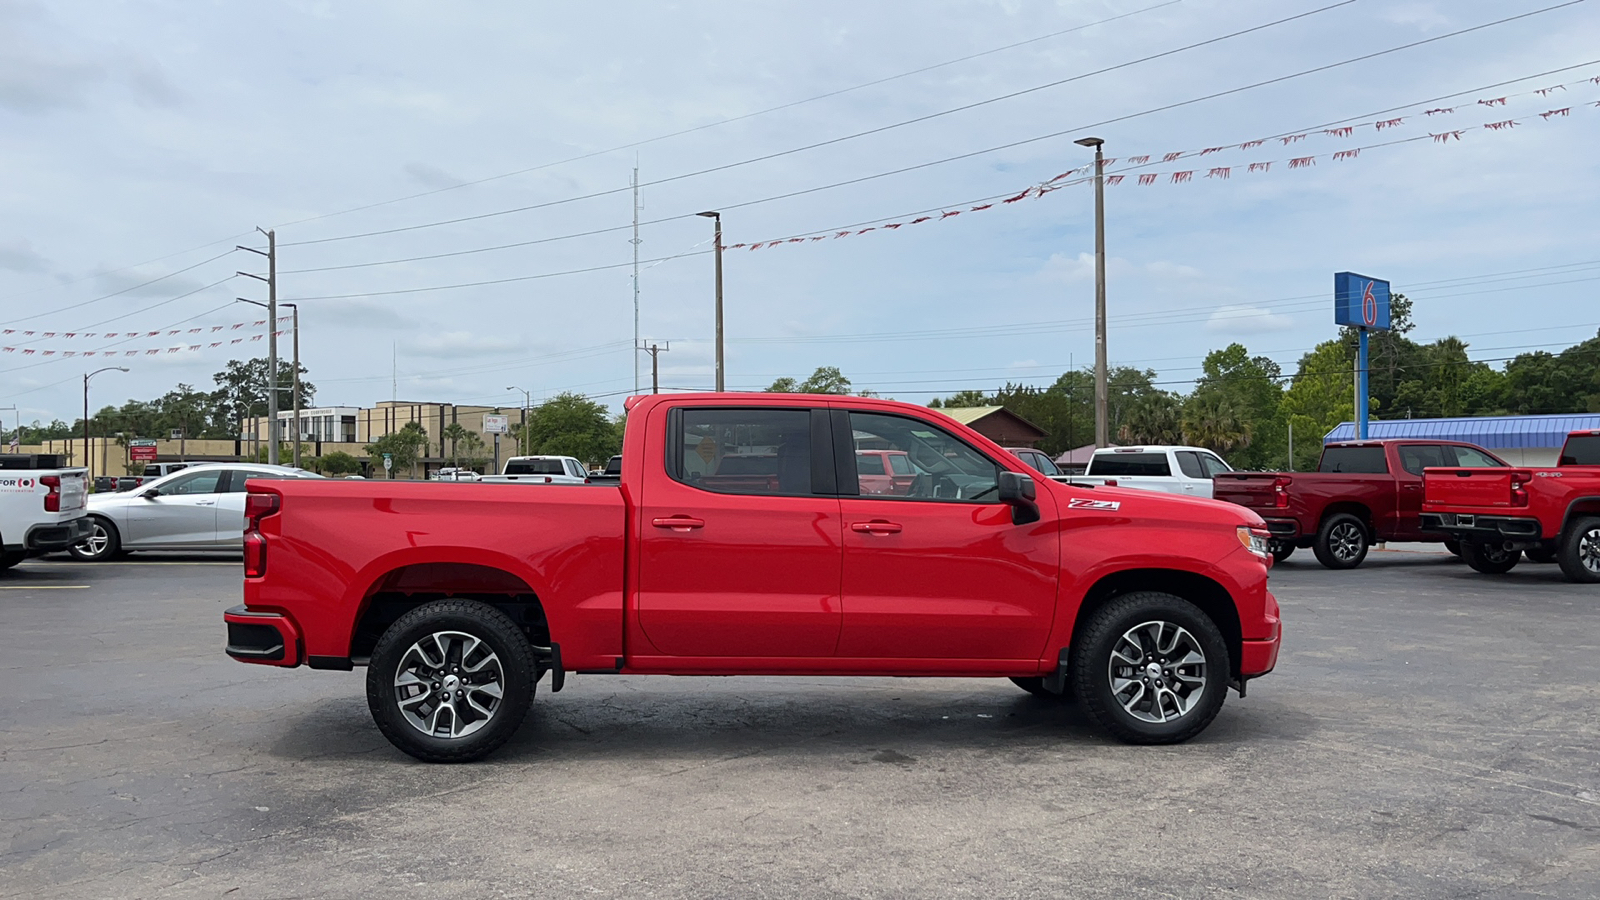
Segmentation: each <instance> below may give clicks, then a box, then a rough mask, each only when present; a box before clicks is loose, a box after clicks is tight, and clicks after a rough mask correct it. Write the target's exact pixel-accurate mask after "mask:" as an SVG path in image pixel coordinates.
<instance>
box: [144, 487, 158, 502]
mask: <svg viewBox="0 0 1600 900" xmlns="http://www.w3.org/2000/svg"><path fill="white" fill-rule="evenodd" d="M139 496H141V497H143V498H145V499H146V500H154V499H155V498H157V497H159V496H161V489H160V488H145V489H144V490H143V491H141V492H140V494H139Z"/></svg>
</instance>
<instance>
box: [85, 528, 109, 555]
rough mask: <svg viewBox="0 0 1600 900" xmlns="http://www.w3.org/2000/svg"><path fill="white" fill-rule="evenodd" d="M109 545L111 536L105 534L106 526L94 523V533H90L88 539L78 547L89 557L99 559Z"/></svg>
mask: <svg viewBox="0 0 1600 900" xmlns="http://www.w3.org/2000/svg"><path fill="white" fill-rule="evenodd" d="M110 543H111V535H109V534H106V526H104V525H102V524H100V523H99V522H96V523H94V531H92V532H90V533H89V537H88V539H87V540H85V541H84V542H83V543H81V544H79V545H78V546H79V547H82V548H83V550H84V551H85V552H86V553H88V554H89V555H90V556H94V557H99V556H101V555H103V554H104V553H105V552H106V547H107V545H109V544H110Z"/></svg>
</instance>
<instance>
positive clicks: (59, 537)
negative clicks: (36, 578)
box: [23, 515, 94, 553]
mask: <svg viewBox="0 0 1600 900" xmlns="http://www.w3.org/2000/svg"><path fill="white" fill-rule="evenodd" d="M91 534H94V523H93V522H91V521H89V517H88V516H87V515H82V516H79V517H77V518H76V519H69V520H67V521H65V522H57V523H55V524H53V525H35V526H33V527H32V528H30V529H28V534H27V536H26V537H24V538H23V546H24V547H26V548H27V550H28V552H30V553H51V552H54V551H56V550H65V549H67V548H68V547H71V546H73V545H75V544H81V543H83V542H84V541H86V540H88V539H89V536H90V535H91Z"/></svg>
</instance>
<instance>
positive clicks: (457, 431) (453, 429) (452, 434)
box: [439, 422, 468, 466]
mask: <svg viewBox="0 0 1600 900" xmlns="http://www.w3.org/2000/svg"><path fill="white" fill-rule="evenodd" d="M467 433H468V432H467V429H465V428H463V427H462V426H461V423H460V422H451V423H450V424H449V425H446V426H445V427H444V430H443V431H441V432H439V434H440V435H441V436H443V437H446V438H449V439H450V465H452V466H459V465H460V464H461V461H460V459H459V458H458V457H457V455H456V441H459V440H461V439H462V438H464V437H466V436H467Z"/></svg>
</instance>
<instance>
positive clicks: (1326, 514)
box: [1317, 500, 1373, 541]
mask: <svg viewBox="0 0 1600 900" xmlns="http://www.w3.org/2000/svg"><path fill="white" fill-rule="evenodd" d="M1345 513H1348V514H1350V515H1352V516H1355V517H1356V518H1357V519H1360V520H1361V525H1362V527H1364V528H1365V529H1366V530H1367V540H1368V541H1371V540H1373V523H1372V509H1371V507H1369V506H1367V505H1366V504H1365V503H1360V502H1357V501H1355V500H1340V501H1339V502H1337V503H1329V504H1328V505H1327V506H1325V507H1323V509H1322V517H1321V518H1319V519H1317V530H1318V531H1319V532H1320V531H1321V530H1322V526H1323V525H1325V524H1327V521H1328V520H1329V519H1331V518H1333V517H1334V516H1337V515H1342V514H1345Z"/></svg>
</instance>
